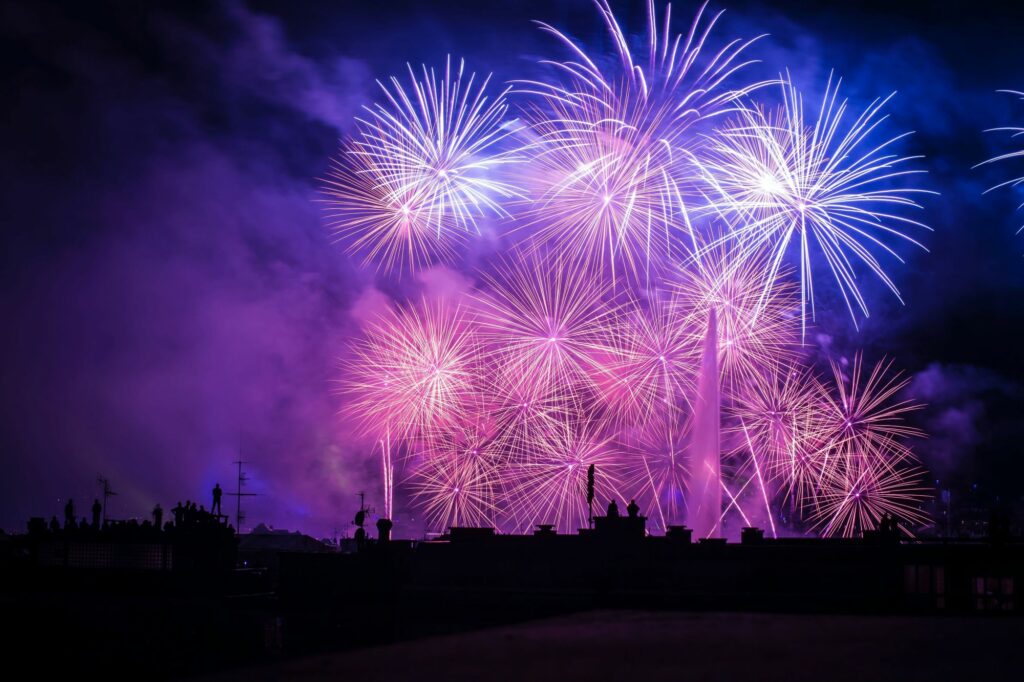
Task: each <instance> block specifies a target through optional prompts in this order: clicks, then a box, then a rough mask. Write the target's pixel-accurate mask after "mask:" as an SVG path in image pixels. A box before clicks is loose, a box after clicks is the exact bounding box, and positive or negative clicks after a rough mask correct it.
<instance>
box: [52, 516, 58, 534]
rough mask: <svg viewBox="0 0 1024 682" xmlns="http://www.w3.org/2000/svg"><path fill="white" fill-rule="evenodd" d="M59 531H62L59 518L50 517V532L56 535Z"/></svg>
mask: <svg viewBox="0 0 1024 682" xmlns="http://www.w3.org/2000/svg"><path fill="white" fill-rule="evenodd" d="M59 530H60V522H59V521H57V517H56V516H51V517H50V532H51V533H56V532H57V531H59Z"/></svg>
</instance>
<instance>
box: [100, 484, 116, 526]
mask: <svg viewBox="0 0 1024 682" xmlns="http://www.w3.org/2000/svg"><path fill="white" fill-rule="evenodd" d="M96 481H97V483H99V484H100V485H102V486H103V525H106V524H107V498H109V497H111V496H113V495H116V494H117V493H115V492H114V491H113V490H112V489H111V487H110V479H107V478H103V475H102V474H100V476H99V478H97V479H96Z"/></svg>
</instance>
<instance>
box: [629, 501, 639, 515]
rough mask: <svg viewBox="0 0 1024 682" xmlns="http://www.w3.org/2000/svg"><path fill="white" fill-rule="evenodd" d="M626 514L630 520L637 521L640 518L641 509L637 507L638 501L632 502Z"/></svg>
mask: <svg viewBox="0 0 1024 682" xmlns="http://www.w3.org/2000/svg"><path fill="white" fill-rule="evenodd" d="M626 513H627V514H629V518H631V519H635V518H636V517H638V516H640V507H639V506H638V505H637V503H636V500H630V501H629V506H628V507H626Z"/></svg>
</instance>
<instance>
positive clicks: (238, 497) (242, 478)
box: [228, 459, 259, 534]
mask: <svg viewBox="0 0 1024 682" xmlns="http://www.w3.org/2000/svg"><path fill="white" fill-rule="evenodd" d="M232 464H236V465H238V483H237V487H236V488H235V492H233V493H228V495H232V496H234V498H235V532H236V533H239V534H241V532H242V521H244V520H245V514H243V513H242V498H243V497H256V496H257V495H258V494H259V493H244V492H242V486H244V485H245V484H246V482H247V481H248V480H249V477H248V476H246V475H245V472H244V471H243V470H242V465H243V464H246V462H245V461H244V460H241V459H238V460H235V461H234V462H232Z"/></svg>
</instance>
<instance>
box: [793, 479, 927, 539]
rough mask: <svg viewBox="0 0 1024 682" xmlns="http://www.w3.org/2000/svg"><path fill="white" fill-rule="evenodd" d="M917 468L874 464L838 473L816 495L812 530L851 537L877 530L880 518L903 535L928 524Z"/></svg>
mask: <svg viewBox="0 0 1024 682" xmlns="http://www.w3.org/2000/svg"><path fill="white" fill-rule="evenodd" d="M923 478H924V471H923V470H921V469H920V468H919V467H893V466H889V465H887V464H884V463H878V462H876V463H874V464H872V465H870V466H867V467H858V468H856V469H854V470H850V471H846V470H842V471H840V472H837V473H835V474H833V475H831V476H829V477H827V478H826V479H825V485H824V486H823V487H822V489H821V490H820V491H819V493H818V509H817V511H816V512H815V514H814V515H813V517H812V518H813V520H814V523H815V525H814V529H815V530H817V531H818V532H819V533H820V534H821V535H822V536H824V537H832V536H841V537H855V536H857V535H858V534H859V533H861V532H863V531H865V530H873V529H875V528H877V527H878V525H879V522H880V521H881V519H882V515H883V514H888V515H889V516H892V517H893V518H895V519H896V520H897V523H898V524H899V526H900V527H901V528H902V529H903V530H904V531H907V532H910V531H911V530H912V529H913V528H915V527H918V526H921V525H923V524H925V523H927V522H928V517H927V515H926V514H924V513H923V512H922V511H921V504H922V503H923V502H924V501H925V500H927V499H928V497H929V495H928V491H927V489H925V488H923V487H922V486H921V481H922V479H923Z"/></svg>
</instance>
